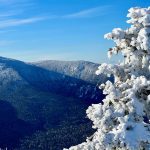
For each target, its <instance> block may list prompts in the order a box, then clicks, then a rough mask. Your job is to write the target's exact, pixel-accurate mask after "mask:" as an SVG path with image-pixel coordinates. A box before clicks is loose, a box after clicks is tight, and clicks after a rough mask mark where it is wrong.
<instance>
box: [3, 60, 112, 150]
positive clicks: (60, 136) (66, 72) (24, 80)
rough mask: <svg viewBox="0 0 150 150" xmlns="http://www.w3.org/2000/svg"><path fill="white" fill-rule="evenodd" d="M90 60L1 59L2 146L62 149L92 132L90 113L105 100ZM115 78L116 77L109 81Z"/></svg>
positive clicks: (101, 77) (34, 149)
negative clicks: (94, 105) (30, 61)
mask: <svg viewBox="0 0 150 150" xmlns="http://www.w3.org/2000/svg"><path fill="white" fill-rule="evenodd" d="M98 66H99V65H98V64H95V63H92V62H88V61H55V60H46V61H39V62H32V63H26V62H22V61H19V60H14V59H8V58H4V57H0V147H1V148H6V147H7V148H8V149H16V150H27V149H28V150H61V149H63V147H69V146H71V145H75V144H77V143H80V142H82V141H84V140H85V138H86V137H87V136H89V135H91V134H92V133H93V130H92V129H91V122H90V121H89V120H88V119H87V118H86V114H85V111H86V109H87V107H88V106H89V105H91V104H92V103H99V102H101V101H102V99H103V98H104V95H103V94H102V91H100V90H99V88H98V85H99V84H100V83H102V82H105V81H106V80H107V79H108V78H106V77H105V76H104V75H100V76H96V75H95V71H96V70H97V67H98ZM110 80H112V79H110Z"/></svg>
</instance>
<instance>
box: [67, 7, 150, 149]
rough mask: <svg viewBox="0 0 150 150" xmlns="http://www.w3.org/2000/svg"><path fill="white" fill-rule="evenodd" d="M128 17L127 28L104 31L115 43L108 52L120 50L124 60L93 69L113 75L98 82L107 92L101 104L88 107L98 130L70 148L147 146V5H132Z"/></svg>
mask: <svg viewBox="0 0 150 150" xmlns="http://www.w3.org/2000/svg"><path fill="white" fill-rule="evenodd" d="M127 17H129V18H130V20H128V21H127V23H130V24H131V27H130V28H128V29H126V30H122V29H120V28H115V29H113V31H112V32H111V33H108V34H106V35H105V38H107V39H111V40H113V41H114V42H115V43H116V46H115V47H113V48H111V49H109V51H108V56H109V57H111V56H112V55H113V54H118V53H122V55H123V56H124V60H123V62H121V63H118V64H115V65H112V64H102V65H101V66H100V67H99V68H98V70H97V71H96V74H98V75H99V74H101V73H105V74H107V75H108V76H109V75H114V79H115V81H114V83H111V82H110V81H107V82H106V83H105V84H102V85H101V86H100V88H103V89H104V91H103V92H104V94H106V98H105V99H104V100H103V104H93V105H92V106H90V107H89V108H88V109H87V116H88V118H89V119H91V120H92V121H93V124H94V125H93V128H95V129H97V131H96V132H95V133H94V134H93V135H92V136H91V137H90V138H87V140H86V142H84V143H82V144H79V145H77V146H72V147H71V148H69V150H150V124H149V121H148V120H149V116H150V115H149V109H150V108H149V107H148V106H150V7H148V8H139V7H135V8H131V9H129V13H128V15H127ZM144 118H147V119H146V120H147V121H145V119H144Z"/></svg>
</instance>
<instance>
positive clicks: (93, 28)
mask: <svg viewBox="0 0 150 150" xmlns="http://www.w3.org/2000/svg"><path fill="white" fill-rule="evenodd" d="M133 6H140V7H148V6H150V1H149V0H0V55H1V56H4V57H10V58H15V59H19V60H24V61H37V60H43V59H55V60H89V61H93V62H103V61H107V59H106V58H107V55H106V51H107V49H108V48H109V47H111V46H112V45H113V43H112V42H111V41H107V40H105V39H103V35H104V34H105V33H107V32H110V31H111V30H112V29H113V28H115V27H121V28H124V29H125V28H126V27H128V25H127V24H126V20H127V18H126V14H127V10H128V9H129V8H130V7H133Z"/></svg>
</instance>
